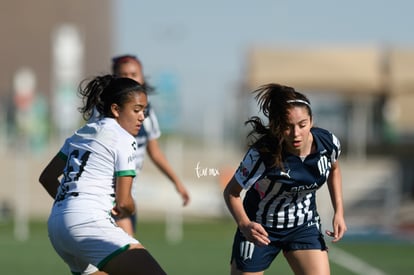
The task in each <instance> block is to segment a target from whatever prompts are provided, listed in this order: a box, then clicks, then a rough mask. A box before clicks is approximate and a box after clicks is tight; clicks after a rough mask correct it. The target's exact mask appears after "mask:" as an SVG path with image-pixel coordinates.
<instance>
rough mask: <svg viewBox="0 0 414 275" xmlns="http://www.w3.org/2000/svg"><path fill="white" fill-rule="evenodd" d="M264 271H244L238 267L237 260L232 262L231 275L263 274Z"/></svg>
mask: <svg viewBox="0 0 414 275" xmlns="http://www.w3.org/2000/svg"><path fill="white" fill-rule="evenodd" d="M263 274H264V271H259V272H243V271H240V270H238V269H237V265H236V262H235V261H232V263H231V275H263Z"/></svg>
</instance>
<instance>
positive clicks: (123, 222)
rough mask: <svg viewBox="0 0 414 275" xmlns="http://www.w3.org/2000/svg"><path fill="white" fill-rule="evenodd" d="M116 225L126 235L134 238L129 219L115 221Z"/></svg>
mask: <svg viewBox="0 0 414 275" xmlns="http://www.w3.org/2000/svg"><path fill="white" fill-rule="evenodd" d="M116 224H117V225H118V226H119V227H121V228H122V229H123V230H124V231H125V232H126V233H128V235H130V236H134V227H133V225H132V221H131V219H130V218H128V217H127V218H122V219H117V220H116Z"/></svg>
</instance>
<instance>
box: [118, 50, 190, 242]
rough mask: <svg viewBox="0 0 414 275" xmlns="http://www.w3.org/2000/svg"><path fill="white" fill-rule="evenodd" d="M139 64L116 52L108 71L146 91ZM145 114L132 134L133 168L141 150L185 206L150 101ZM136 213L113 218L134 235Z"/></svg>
mask: <svg viewBox="0 0 414 275" xmlns="http://www.w3.org/2000/svg"><path fill="white" fill-rule="evenodd" d="M143 71H144V69H143V65H142V63H141V61H140V60H139V59H138V58H137V57H136V56H134V55H120V56H116V57H114V58H112V73H113V74H114V75H116V76H119V77H129V78H131V79H133V80H135V81H137V82H138V83H141V84H142V85H143V86H144V88H145V90H146V91H147V93H150V92H152V91H153V90H154V88H153V87H151V86H150V85H148V84H147V82H146V81H145V77H144V73H143ZM147 112H148V117H147V118H146V119H145V121H144V124H143V125H142V127H141V129H140V131H139V133H138V135H137V136H136V137H135V138H136V140H137V145H138V148H137V158H136V170H137V174H139V173H140V172H141V170H142V167H143V164H144V157H145V154H146V153H148V155H149V157H150V159H151V160H152V162H153V163H154V164H155V166H157V167H158V168H159V169H160V171H161V172H162V173H163V174H164V175H166V176H167V178H168V179H169V180H170V181H171V182H172V183H173V184H174V186H175V189H176V190H177V192H178V193H179V194H180V196H181V198H182V200H183V205H184V206H186V205H187V204H188V203H189V201H190V195H189V194H188V192H187V189H186V188H185V186H184V184H183V183H182V182H181V180H180V178H179V177H178V176H177V174H176V173H175V172H174V170H173V168H172V167H171V165H170V163H169V162H168V160H167V158H166V157H165V155H164V153H163V152H162V150H161V148H160V146H159V144H158V138H159V137H160V136H161V130H160V127H159V125H158V120H157V116H156V114H155V112H154V108H152V105H151V104H150V102H148V107H147ZM136 181H137V178H135V179H134V183H133V185H132V197H133V198H134V200H135V201H136V193H137V192H136V185H137V182H136ZM136 215H137V214H136V213H134V214H133V215H131V216H129V217H124V218H120V219H116V222H117V224H118V225H119V226H120V227H122V228H123V229H124V230H125V231H126V232H127V233H128V234H130V235H134V234H135V233H136Z"/></svg>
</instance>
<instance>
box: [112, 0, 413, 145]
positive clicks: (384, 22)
mask: <svg viewBox="0 0 414 275" xmlns="http://www.w3.org/2000/svg"><path fill="white" fill-rule="evenodd" d="M113 5H114V6H113V7H114V12H115V28H114V30H115V37H114V41H115V44H114V45H115V48H114V54H123V53H132V54H136V55H137V56H138V57H139V58H140V59H141V60H142V61H143V63H144V70H145V74H146V76H147V78H148V79H149V82H153V83H154V82H155V84H157V83H159V82H158V79H160V77H161V76H165V75H167V76H170V79H171V78H172V79H174V81H173V83H174V85H175V86H174V87H175V90H176V92H177V94H178V96H177V97H175V98H176V99H177V102H174V101H173V100H170V99H169V100H168V103H170V104H174V105H175V106H176V107H177V108H176V109H175V110H177V109H178V110H179V112H180V116H181V120H180V123H179V127H182V126H183V125H186V127H185V128H186V129H187V130H188V129H190V131H195V132H199V133H200V131H199V129H200V127H202V128H203V129H205V131H204V132H203V131H202V133H204V134H205V135H213V137H214V135H221V134H222V132H221V131H222V130H220V129H222V128H223V127H226V124H227V123H231V121H232V120H231V118H232V117H233V114H234V113H235V112H236V111H237V110H236V106H235V105H234V98H235V96H236V92H237V88H238V85H239V83H240V81H241V80H242V79H243V72H245V70H246V56H247V53H248V52H249V49H251V48H253V47H255V46H267V47H273V46H274V47H279V48H280V47H289V48H298V49H300V48H306V47H318V46H329V45H332V46H338V45H339V46H347V45H349V46H367V45H368V46H374V47H377V46H378V47H383V46H386V45H390V46H394V47H410V48H412V47H413V46H414V36H413V34H412V33H413V32H412V27H413V26H414V16H412V11H413V10H414V9H413V8H414V2H412V1H410V0H397V1H381V0H348V1H335V0H331V1H329V0H312V1H292V0H290V1H289V0H284V1H281V0H257V1H251V0H250V1H246V0H238V1H237V0H220V1H219V0H209V1H194V0H176V1H167V0H164V1H161V0H152V1H136V0H119V1H113ZM153 101H154V102H155V103H156V102H159V101H162V94H158V95H155V96H154V98H153ZM155 103H154V105H156V104H155ZM163 106H165V105H163ZM166 109H168V108H166ZM225 118H227V120H226V119H225Z"/></svg>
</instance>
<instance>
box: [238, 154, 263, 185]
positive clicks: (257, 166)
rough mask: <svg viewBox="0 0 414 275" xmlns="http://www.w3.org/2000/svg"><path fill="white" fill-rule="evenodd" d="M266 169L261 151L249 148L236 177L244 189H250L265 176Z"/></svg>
mask: <svg viewBox="0 0 414 275" xmlns="http://www.w3.org/2000/svg"><path fill="white" fill-rule="evenodd" d="M265 170H266V167H265V165H264V162H263V161H262V158H261V157H260V153H259V152H258V151H257V150H255V149H249V151H247V153H246V155H245V156H244V158H243V160H242V162H241V163H240V165H239V168H238V169H237V170H236V173H235V174H234V177H235V179H236V180H237V182H238V183H239V184H240V186H241V187H242V188H243V189H249V188H250V187H251V186H252V185H253V184H254V183H256V182H257V181H258V180H259V179H260V178H261V177H262V176H263V174H264V172H265Z"/></svg>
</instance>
